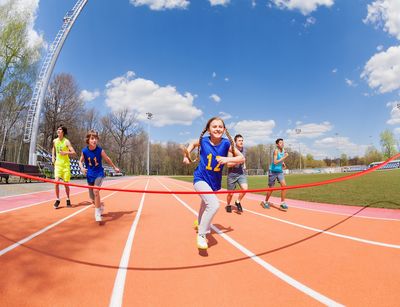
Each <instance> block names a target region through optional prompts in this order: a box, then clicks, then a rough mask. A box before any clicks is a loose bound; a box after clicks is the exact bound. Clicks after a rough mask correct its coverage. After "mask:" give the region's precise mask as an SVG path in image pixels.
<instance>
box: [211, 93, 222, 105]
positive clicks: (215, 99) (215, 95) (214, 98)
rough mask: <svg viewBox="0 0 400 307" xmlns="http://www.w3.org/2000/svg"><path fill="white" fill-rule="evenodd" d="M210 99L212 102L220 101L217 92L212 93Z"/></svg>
mask: <svg viewBox="0 0 400 307" xmlns="http://www.w3.org/2000/svg"><path fill="white" fill-rule="evenodd" d="M210 99H212V100H214V102H216V103H219V102H221V97H219V96H218V95H217V94H212V95H211V96H210Z"/></svg>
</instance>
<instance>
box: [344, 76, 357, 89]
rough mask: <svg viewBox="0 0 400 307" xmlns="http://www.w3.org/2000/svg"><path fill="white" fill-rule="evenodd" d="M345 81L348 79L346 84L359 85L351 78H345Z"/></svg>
mask: <svg viewBox="0 0 400 307" xmlns="http://www.w3.org/2000/svg"><path fill="white" fill-rule="evenodd" d="M344 80H345V81H346V84H347V85H348V86H350V87H356V86H357V84H356V83H355V82H354V81H353V80H350V79H347V78H346V79H344Z"/></svg>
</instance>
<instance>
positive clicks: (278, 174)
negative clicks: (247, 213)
mask: <svg viewBox="0 0 400 307" xmlns="http://www.w3.org/2000/svg"><path fill="white" fill-rule="evenodd" d="M275 143H276V149H275V150H274V157H273V161H272V163H271V166H270V167H269V172H268V186H269V187H270V188H272V187H273V186H274V185H275V181H276V180H277V181H278V182H279V183H280V185H281V187H285V186H286V181H285V177H284V176H283V169H282V167H284V168H286V165H285V162H283V161H284V160H285V159H286V158H287V157H288V153H287V152H285V149H284V144H283V139H277V140H276V141H275ZM271 194H272V191H267V195H266V196H265V201H262V202H261V204H260V205H261V207H263V208H265V209H269V208H270V203H269V202H268V200H269V198H270V197H271ZM285 196H286V190H281V205H280V207H281V209H283V210H287V209H288V206H287V205H286V203H285Z"/></svg>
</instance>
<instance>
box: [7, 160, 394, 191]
mask: <svg viewBox="0 0 400 307" xmlns="http://www.w3.org/2000/svg"><path fill="white" fill-rule="evenodd" d="M399 157H400V153H398V154H397V155H394V156H393V157H391V158H389V159H387V160H386V161H384V162H382V163H381V164H378V165H376V166H374V167H371V168H370V169H367V170H365V171H362V172H359V173H354V174H350V175H348V176H343V177H340V178H334V179H328V180H324V181H318V182H311V183H306V184H298V185H292V186H286V187H276V188H264V189H252V190H229V191H228V190H224V191H202V192H197V191H158V190H147V191H145V190H134V189H118V188H107V187H96V186H89V185H83V184H75V183H69V182H62V181H55V180H53V179H46V178H39V177H35V176H30V175H27V174H23V173H19V172H14V171H11V170H9V169H6V168H2V167H0V172H3V173H7V174H10V175H14V176H19V177H23V178H27V179H33V180H37V181H42V182H48V183H53V184H61V185H65V186H71V187H77V188H85V189H95V190H103V191H114V192H129V193H147V194H232V193H256V192H267V191H279V190H293V189H302V188H310V187H316V186H321V185H326V184H331V183H335V182H341V181H346V180H350V179H354V178H356V177H361V176H364V175H366V174H369V173H372V172H373V171H375V170H376V169H378V168H380V167H383V166H385V165H386V164H388V163H389V162H390V161H392V160H394V159H396V158H399Z"/></svg>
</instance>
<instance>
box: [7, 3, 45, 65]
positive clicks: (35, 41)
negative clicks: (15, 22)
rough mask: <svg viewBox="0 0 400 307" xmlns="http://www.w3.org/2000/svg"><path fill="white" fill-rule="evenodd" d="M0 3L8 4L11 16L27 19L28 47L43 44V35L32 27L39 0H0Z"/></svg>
mask: <svg viewBox="0 0 400 307" xmlns="http://www.w3.org/2000/svg"><path fill="white" fill-rule="evenodd" d="M0 5H9V6H10V7H11V14H10V15H11V16H19V17H22V18H23V19H24V20H26V21H27V33H28V37H27V39H28V46H29V47H30V48H36V47H42V46H44V45H45V42H44V39H43V35H41V34H39V33H38V32H37V31H36V30H35V29H34V25H35V20H36V17H37V12H38V8H39V0H0ZM35 57H36V58H37V59H39V57H40V54H39V53H38V54H36V55H35Z"/></svg>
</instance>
